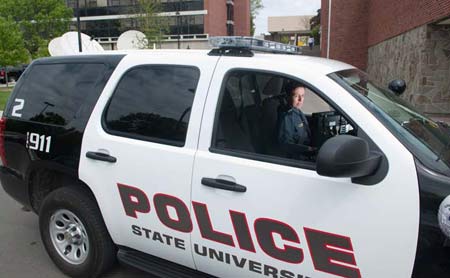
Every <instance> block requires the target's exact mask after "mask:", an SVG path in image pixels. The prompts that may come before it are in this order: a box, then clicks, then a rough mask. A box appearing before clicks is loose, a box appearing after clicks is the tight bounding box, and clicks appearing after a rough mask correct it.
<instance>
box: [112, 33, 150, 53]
mask: <svg viewBox="0 0 450 278" xmlns="http://www.w3.org/2000/svg"><path fill="white" fill-rule="evenodd" d="M147 43H148V41H147V38H146V37H145V34H144V33H142V32H139V31H136V30H130V31H126V32H125V33H123V34H122V35H120V37H119V39H117V49H118V50H126V49H143V48H145V46H146V45H147Z"/></svg>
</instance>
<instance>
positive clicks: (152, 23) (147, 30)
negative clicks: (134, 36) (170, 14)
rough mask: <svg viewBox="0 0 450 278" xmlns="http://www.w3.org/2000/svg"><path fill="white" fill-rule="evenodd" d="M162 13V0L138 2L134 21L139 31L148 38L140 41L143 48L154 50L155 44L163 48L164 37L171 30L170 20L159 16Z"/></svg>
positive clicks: (134, 11) (141, 0) (142, 0)
mask: <svg viewBox="0 0 450 278" xmlns="http://www.w3.org/2000/svg"><path fill="white" fill-rule="evenodd" d="M161 11H162V6H161V1H160V0H137V5H136V6H135V7H134V10H133V14H134V15H135V17H134V18H133V19H132V20H135V21H136V25H137V26H138V29H139V31H141V32H142V33H144V34H145V37H146V39H141V40H139V46H140V47H141V48H153V44H156V45H157V46H159V47H160V46H161V41H162V37H163V35H164V34H166V32H167V31H168V29H169V21H168V18H167V17H164V16H160V15H158V13H160V12H161ZM138 39H139V38H138Z"/></svg>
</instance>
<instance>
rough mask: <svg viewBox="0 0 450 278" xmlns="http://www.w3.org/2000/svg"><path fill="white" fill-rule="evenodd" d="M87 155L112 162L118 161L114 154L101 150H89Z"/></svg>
mask: <svg viewBox="0 0 450 278" xmlns="http://www.w3.org/2000/svg"><path fill="white" fill-rule="evenodd" d="M86 157H87V158H90V159H95V160H100V161H105V162H110V163H115V162H116V161H117V159H116V158H115V157H114V156H110V155H109V154H106V153H100V152H87V153H86Z"/></svg>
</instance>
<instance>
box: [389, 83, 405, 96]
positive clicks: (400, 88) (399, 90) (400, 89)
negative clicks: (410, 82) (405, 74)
mask: <svg viewBox="0 0 450 278" xmlns="http://www.w3.org/2000/svg"><path fill="white" fill-rule="evenodd" d="M389 89H390V90H391V91H393V92H394V93H395V94H396V95H397V96H399V95H401V94H403V93H404V92H405V90H406V82H405V80H402V79H396V80H392V81H391V82H389Z"/></svg>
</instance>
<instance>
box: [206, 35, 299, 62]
mask: <svg viewBox="0 0 450 278" xmlns="http://www.w3.org/2000/svg"><path fill="white" fill-rule="evenodd" d="M209 44H210V45H211V46H212V47H214V49H213V50H211V52H210V53H209V55H211V56H213V55H216V56H217V55H225V56H247V57H251V56H253V52H252V51H251V50H254V51H258V52H268V53H279V54H297V55H299V54H302V53H301V49H300V47H297V46H294V45H289V44H284V43H279V42H273V41H266V40H261V39H255V38H253V37H211V38H210V39H209Z"/></svg>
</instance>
